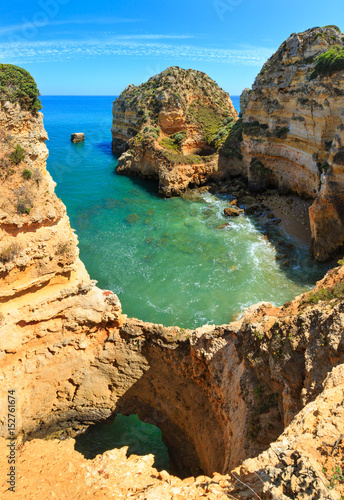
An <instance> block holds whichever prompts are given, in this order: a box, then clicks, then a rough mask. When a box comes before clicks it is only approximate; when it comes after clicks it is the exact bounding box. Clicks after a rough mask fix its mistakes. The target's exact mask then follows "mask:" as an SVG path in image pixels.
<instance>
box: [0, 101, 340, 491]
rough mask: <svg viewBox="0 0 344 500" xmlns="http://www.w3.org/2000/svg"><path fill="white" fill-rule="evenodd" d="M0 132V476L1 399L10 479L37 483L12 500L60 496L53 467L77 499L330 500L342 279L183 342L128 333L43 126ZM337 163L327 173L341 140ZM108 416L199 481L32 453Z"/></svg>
mask: <svg viewBox="0 0 344 500" xmlns="http://www.w3.org/2000/svg"><path fill="white" fill-rule="evenodd" d="M0 123H1V135H0V139H1V146H2V147H1V157H0V173H1V181H2V190H1V212H0V231H1V232H0V261H1V268H0V273H1V274H0V280H1V287H0V380H1V386H0V423H1V427H0V437H1V439H0V447H1V457H5V460H4V459H3V458H2V459H1V460H0V469H1V471H2V472H4V471H5V472H6V473H7V467H8V462H7V459H6V454H5V452H4V451H3V450H6V449H7V444H8V443H6V442H5V439H4V438H8V437H10V436H9V434H8V427H7V425H8V418H7V416H8V411H7V409H8V398H7V396H8V391H9V390H11V391H15V401H16V415H17V420H16V436H15V437H16V445H17V452H18V463H19V464H20V467H21V469H20V470H21V471H23V470H25V468H26V467H27V466H28V467H30V464H33V465H34V467H35V472H34V474H33V475H32V478H31V476H30V475H29V474H27V476H26V477H25V476H21V475H19V476H18V495H21V496H19V497H18V498H23V497H24V495H25V496H26V498H27V497H28V496H31V497H36V498H38V499H40V498H42V499H43V498H47V497H49V496H51V497H54V495H55V496H56V495H57V496H60V497H61V498H63V495H65V492H67V493H68V495H69V490H68V488H67V486H66V483H64V482H63V480H62V479H61V477H60V476H59V477H57V475H56V474H55V476H54V471H55V470H56V468H57V467H58V466H60V465H61V466H62V469H61V470H62V471H64V472H66V477H68V478H69V477H70V476H69V475H68V474H71V471H72V472H73V471H74V472H75V473H76V474H77V478H78V481H79V484H78V485H77V487H75V488H74V486H73V488H74V489H72V490H71V491H73V492H75V498H85V494H86V495H87V494H88V492H89V491H92V494H94V497H95V498H97V497H98V498H104V497H106V495H107V496H108V495H112V496H114V497H115V498H116V495H117V492H116V491H114V489H115V488H116V487H120V488H122V487H123V490H122V492H121V495H124V496H127V497H128V495H129V494H130V495H131V496H133V497H134V498H154V495H155V498H156V497H158V498H188V496H187V495H189V497H190V498H197V495H198V496H200V497H201V496H203V497H204V495H205V496H206V497H208V498H221V497H223V498H225V495H227V496H228V495H232V496H233V495H234V496H237V497H238V498H254V497H256V493H255V492H256V491H257V492H258V494H259V495H260V496H261V498H284V499H285V498H295V496H296V497H300V498H302V496H301V495H304V496H305V498H307V496H306V495H309V496H310V495H311V494H312V495H313V494H314V495H315V494H316V495H318V498H338V495H339V494H342V493H341V490H340V487H341V484H340V482H338V481H337V483H338V484H337V483H336V480H335V479H334V478H333V477H332V476H331V475H330V474H331V469H332V467H333V468H335V467H337V466H338V467H341V464H342V462H343V453H342V450H343V447H342V441H341V439H342V434H343V411H342V410H343V403H342V401H343V370H342V367H343V364H344V336H343V329H344V324H343V318H344V314H343V313H344V300H343V299H344V292H343V280H344V267H342V266H340V267H338V268H336V269H334V270H332V271H330V272H329V273H328V274H327V275H326V277H325V278H324V279H323V280H322V281H321V282H319V283H318V284H317V287H316V288H315V290H314V291H312V292H310V293H308V294H305V295H303V296H300V297H298V298H296V299H295V300H294V301H292V302H291V303H288V304H286V305H285V306H284V307H283V308H276V307H273V306H272V305H271V304H258V305H257V306H253V307H252V308H250V309H248V310H246V312H245V314H244V315H243V317H242V318H241V319H240V320H239V321H237V322H234V323H231V324H229V325H223V326H209V325H208V326H204V327H202V328H199V329H197V330H195V331H191V330H183V329H180V328H178V327H169V328H166V327H163V326H162V325H154V324H149V323H144V322H142V321H139V320H136V319H127V318H126V317H125V316H124V315H122V314H121V306H120V303H119V301H118V299H117V297H116V296H115V295H114V294H113V293H112V292H111V291H102V290H100V289H98V288H97V287H96V286H95V283H94V282H93V281H91V280H90V278H89V276H88V274H87V272H86V270H85V268H84V266H83V264H82V263H81V261H80V260H79V258H78V249H77V240H76V237H75V235H74V234H73V231H72V229H71V228H70V224H69V220H68V217H67V215H66V212H65V207H64V205H63V204H62V202H61V201H60V200H58V199H57V197H56V195H55V194H54V183H53V181H52V179H51V177H50V175H49V174H48V173H47V171H46V167H45V161H46V158H47V149H46V146H45V140H46V139H47V136H46V133H45V131H44V128H43V123H42V115H41V114H40V113H38V114H37V113H33V114H32V113H31V112H29V111H25V110H23V109H21V108H20V107H19V105H18V104H11V103H10V102H8V101H6V102H2V103H1V108H0ZM234 126H235V125H234ZM333 147H334V148H336V149H335V150H333V157H335V155H336V154H337V152H340V149H339V148H340V146H339V140H338V141H337V142H336V143H335V144H334V145H333ZM336 151H337V152H336ZM331 154H332V153H331ZM305 405H306V406H305ZM117 413H122V414H132V413H136V414H137V415H139V417H140V418H141V419H142V420H144V421H148V422H150V423H153V424H155V425H157V426H158V427H159V428H160V429H161V431H162V436H163V440H164V442H165V443H166V445H167V447H168V449H169V453H170V457H171V462H172V464H173V466H174V470H176V471H178V473H179V475H180V476H181V477H183V476H186V475H190V474H192V475H193V476H198V478H197V479H195V480H194V479H187V480H186V481H182V480H181V479H177V478H175V477H171V476H169V475H168V474H167V473H160V475H159V474H158V473H157V471H155V470H154V469H152V467H151V464H152V462H153V459H152V457H149V458H148V459H147V458H146V459H138V458H137V457H133V458H131V459H128V460H126V458H125V456H124V455H125V453H126V450H122V451H120V452H108V454H105V455H104V456H103V457H97V458H96V459H95V460H94V461H92V462H91V461H90V462H86V461H85V460H83V459H82V458H81V457H80V455H78V454H76V452H75V451H73V449H72V448H73V442H72V441H65V442H63V441H62V440H61V441H52V442H51V443H49V444H47V443H46V441H41V440H35V441H33V442H29V441H28V440H29V439H32V438H44V437H46V436H47V435H49V434H52V433H54V434H55V435H60V437H61V438H64V437H66V436H67V435H68V432H69V430H70V429H73V430H74V431H75V430H77V429H79V430H80V429H82V428H84V427H85V426H87V425H89V424H92V423H97V422H101V421H104V420H107V421H109V422H111V421H112V420H113V419H114V418H115V416H116V414H117ZM283 432H284V433H283ZM281 433H283V434H281ZM12 439H13V438H12ZM276 440H277V441H276ZM25 441H26V442H25ZM273 441H276V443H275V444H272V445H271V446H270V443H271V442H273ZM23 442H25V444H24V445H23ZM323 442H325V445H326V446H325V445H324V444H323ZM300 449H301V451H300ZM61 450H62V451H61ZM264 450H265V451H264ZM326 450H327V451H326ZM55 452H56V453H55ZM295 452H298V454H297V453H295ZM43 455H44V459H43V458H38V456H43ZM54 456H55V458H54ZM66 457H68V458H69V460H68V461H67V460H66ZM254 457H257V458H254ZM245 459H246V461H245ZM243 461H245V462H244V463H243ZM62 462H63V464H62ZM44 464H45V465H44ZM241 464H243V467H242V468H239V469H235V470H233V469H234V468H235V467H239V466H240V465H241ZM338 464H339V465H338ZM117 466H118V467H117ZM116 467H117V468H116ZM127 467H128V468H129V469H130V470H131V471H132V473H133V477H135V478H136V477H138V478H139V480H138V482H137V483H136V484H135V485H133V484H132V483H131V482H130V480H129V479H128V472H127V470H126V471H125V474H124V472H123V468H127ZM325 468H326V470H328V471H329V474H327V473H326V471H325V472H324V471H323V469H324V470H325ZM129 469H128V470H129ZM27 470H29V469H27ZM107 470H109V472H107ZM37 471H38V473H37ZM44 471H46V472H47V474H48V476H49V471H50V474H51V476H49V480H47V482H46V484H43V483H44V481H42V479H44V478H42V474H43V473H44ZM202 472H204V473H206V474H208V475H209V476H210V475H212V474H213V473H218V474H217V475H216V476H215V478H214V479H213V480H210V478H209V477H203V476H199V474H201V473H202ZM20 474H21V473H20ZM58 474H61V472H58ZM110 474H111V479H110ZM219 474H229V475H228V476H227V475H225V476H220V475H219ZM129 475H130V474H129ZM1 477H2V478H4V477H6V476H5V474H2V475H1ZM52 478H54V480H52ZM237 478H239V479H240V481H241V482H240V481H238V480H237ZM295 478H296V479H295ZM108 479H110V481H109V482H108V483H107V484H108V485H110V486H111V487H109V486H107V485H106V484H105V483H106V482H107V480H108ZM2 481H4V482H3V487H2V492H1V496H2V497H4V498H6V497H8V495H11V494H12V493H11V492H5V489H6V487H7V485H6V482H5V480H4V479H2ZM137 485H139V486H140V490H137ZM79 486H80V487H81V489H80V488H79ZM328 486H331V487H333V488H332V489H334V490H337V492H339V493H338V495H337V496H335V491H333V492H332V491H330V490H329V487H328ZM73 494H74V493H73ZM178 495H179V496H178ZM250 495H251V496H250ZM283 495H284V496H283ZM69 497H70V496H69ZM118 497H119V498H120V496H119V495H118Z"/></svg>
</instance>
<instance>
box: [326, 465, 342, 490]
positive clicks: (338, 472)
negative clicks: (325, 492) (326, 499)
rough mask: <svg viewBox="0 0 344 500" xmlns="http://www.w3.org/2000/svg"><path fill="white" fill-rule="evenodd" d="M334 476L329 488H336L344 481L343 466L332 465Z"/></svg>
mask: <svg viewBox="0 0 344 500" xmlns="http://www.w3.org/2000/svg"><path fill="white" fill-rule="evenodd" d="M332 473H333V474H332V476H331V480H330V486H329V488H330V489H332V488H334V487H335V486H336V485H337V484H339V483H344V472H343V470H342V468H341V467H339V466H338V465H336V467H332Z"/></svg>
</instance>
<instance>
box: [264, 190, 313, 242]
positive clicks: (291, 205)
mask: <svg viewBox="0 0 344 500" xmlns="http://www.w3.org/2000/svg"><path fill="white" fill-rule="evenodd" d="M258 200H259V201H261V202H262V203H264V204H265V205H267V206H268V207H269V208H270V209H271V211H272V212H273V213H274V215H275V217H278V218H280V219H282V222H281V224H280V227H281V228H283V229H284V230H285V231H286V233H288V234H290V235H291V236H294V237H296V238H297V239H298V240H300V242H301V243H304V244H306V245H308V246H310V244H311V228H310V224H309V215H308V209H309V207H310V206H311V205H312V203H313V202H312V200H301V199H300V198H298V197H297V196H283V195H278V194H272V195H270V194H263V195H258V196H257V201H258Z"/></svg>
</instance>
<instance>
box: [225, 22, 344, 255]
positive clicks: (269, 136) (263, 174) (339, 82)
mask: <svg viewBox="0 0 344 500" xmlns="http://www.w3.org/2000/svg"><path fill="white" fill-rule="evenodd" d="M334 47H337V48H338V50H339V51H340V50H341V51H342V49H343V36H342V34H341V33H340V30H339V29H338V28H336V27H333V26H329V27H325V28H313V29H311V30H308V31H305V32H304V33H299V34H292V35H291V36H290V37H289V38H288V39H287V40H286V41H285V42H283V44H282V45H281V47H280V48H279V49H278V51H277V52H276V53H275V54H274V55H273V56H272V57H271V58H270V59H269V61H268V62H267V63H266V64H265V65H264V66H263V68H262V70H261V72H260V73H259V75H258V76H257V78H256V81H255V83H254V85H253V87H252V90H251V91H250V92H248V91H247V89H246V90H245V92H244V94H243V96H242V99H241V102H242V104H243V105H244V107H243V109H242V119H243V122H242V124H241V130H240V133H241V134H242V142H241V144H240V146H239V147H238V145H237V148H236V152H237V156H238V155H239V156H240V155H241V156H242V162H241V166H240V163H239V166H238V160H237V158H236V161H235V163H233V151H234V152H235V148H234V150H233V148H232V149H231V146H232V142H233V140H232V139H231V138H230V137H229V138H228V140H227V155H226V156H227V158H229V165H230V170H233V171H234V173H241V174H242V175H244V176H245V177H247V178H248V180H249V183H250V186H251V187H252V189H261V188H266V187H273V188H278V189H279V191H280V192H290V191H291V192H294V193H297V194H299V195H300V196H302V197H307V198H311V199H314V200H315V201H314V204H313V206H312V208H311V209H310V222H311V228H312V237H313V241H312V248H311V252H312V254H313V256H314V257H315V258H316V259H318V260H326V259H327V258H329V257H330V256H331V255H332V254H333V253H335V252H336V251H337V250H338V249H339V248H340V247H342V245H343V243H344V227H343V210H342V206H343V200H344V198H343V167H342V166H343V158H342V156H343V155H342V141H343V124H342V119H341V115H342V111H343V95H344V83H343V82H344V80H343V71H342V70H341V71H338V69H337V70H335V69H333V71H331V70H329V71H328V72H327V73H324V71H322V70H319V69H318V68H319V67H318V66H317V65H318V57H319V55H320V54H323V53H326V52H328V51H330V50H331V49H332V50H333V48H334ZM334 50H337V49H336V48H335V49H334ZM240 139H241V138H240ZM234 142H235V141H234ZM224 153H226V145H225V148H224ZM234 156H235V155H234Z"/></svg>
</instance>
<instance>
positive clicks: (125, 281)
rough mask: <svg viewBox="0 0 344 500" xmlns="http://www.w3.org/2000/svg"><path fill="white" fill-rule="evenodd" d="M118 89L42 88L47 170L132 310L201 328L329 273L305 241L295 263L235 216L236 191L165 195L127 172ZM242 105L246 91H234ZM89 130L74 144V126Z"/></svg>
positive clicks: (102, 282)
mask: <svg viewBox="0 0 344 500" xmlns="http://www.w3.org/2000/svg"><path fill="white" fill-rule="evenodd" d="M113 100H114V97H112V96H81V97H77V96H43V97H42V103H43V106H44V107H43V110H42V111H43V114H44V125H45V127H46V130H47V132H48V135H49V142H48V143H47V145H48V148H49V152H50V154H49V158H48V170H49V172H50V173H51V175H52V177H53V179H54V180H55V182H56V183H57V186H56V193H57V196H58V197H60V198H61V199H62V200H63V202H64V203H65V205H66V206H67V212H68V215H69V217H70V221H71V225H72V227H73V228H74V229H76V232H77V235H78V237H79V246H80V257H81V259H82V261H83V262H84V264H85V266H86V268H87V270H88V272H89V274H90V276H91V278H92V279H95V280H97V281H98V286H100V287H101V288H104V289H109V290H112V291H113V292H115V293H116V294H117V295H118V296H119V298H120V300H121V303H122V306H123V311H124V313H125V314H127V315H128V316H132V317H137V318H139V319H142V320H144V321H151V322H155V323H162V324H164V325H166V326H171V325H178V326H180V327H184V328H195V327H198V326H201V325H203V324H205V323H215V324H224V323H228V322H230V321H231V320H232V318H233V317H234V316H235V315H237V314H240V313H241V312H242V311H243V309H244V308H245V307H248V306H250V305H252V304H255V303H257V302H259V301H263V300H264V301H269V302H272V303H274V304H276V305H282V304H283V303H284V302H286V301H288V300H291V299H292V298H293V297H295V296H296V295H298V294H299V293H301V292H304V291H306V290H309V289H310V288H311V287H312V286H313V285H314V284H315V282H316V281H317V280H318V279H320V278H321V277H322V276H323V274H324V266H320V265H318V264H315V263H314V262H312V261H311V260H310V259H309V257H308V248H307V247H306V246H304V245H302V244H301V243H300V242H298V241H296V240H293V239H292V238H291V237H288V236H287V235H282V237H283V238H284V239H286V240H288V241H291V242H292V243H293V244H295V245H296V249H295V252H294V254H293V255H292V256H291V261H292V265H291V267H288V268H285V267H283V266H282V265H281V263H280V262H278V261H276V259H275V257H276V250H275V248H274V246H273V245H272V244H271V243H269V242H268V241H267V240H266V239H265V238H264V235H263V232H262V230H261V229H260V228H259V227H258V226H257V225H256V223H255V222H254V221H253V220H252V219H250V218H249V217H246V216H240V217H238V218H236V219H235V220H231V221H230V223H231V226H230V228H229V229H228V230H218V229H217V227H218V226H219V225H221V224H223V223H224V222H228V219H226V218H225V217H224V215H223V209H224V208H225V207H226V206H228V200H229V196H226V195H218V196H216V195H212V194H204V195H202V196H200V197H198V198H197V199H194V200H186V199H182V198H172V199H162V198H159V197H158V196H157V194H156V186H155V185H154V184H153V183H151V182H148V181H143V180H139V179H133V178H128V177H123V176H118V175H116V173H115V167H116V164H117V159H116V158H114V157H113V155H112V152H111V131H110V129H111V121H112V102H113ZM233 103H234V105H235V107H236V109H238V108H239V97H238V96H234V97H233ZM73 132H84V133H85V136H86V140H85V142H84V143H80V144H72V143H71V141H70V136H71V133H73Z"/></svg>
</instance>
